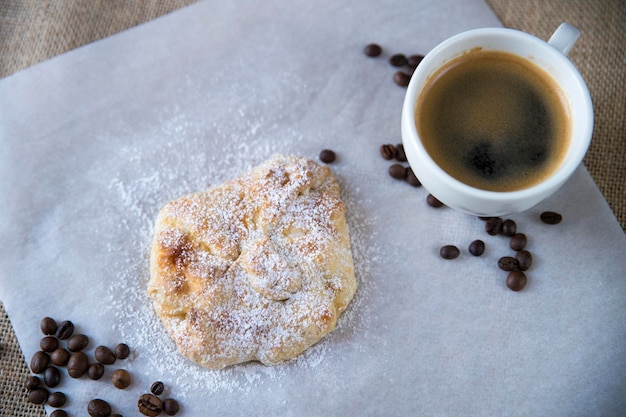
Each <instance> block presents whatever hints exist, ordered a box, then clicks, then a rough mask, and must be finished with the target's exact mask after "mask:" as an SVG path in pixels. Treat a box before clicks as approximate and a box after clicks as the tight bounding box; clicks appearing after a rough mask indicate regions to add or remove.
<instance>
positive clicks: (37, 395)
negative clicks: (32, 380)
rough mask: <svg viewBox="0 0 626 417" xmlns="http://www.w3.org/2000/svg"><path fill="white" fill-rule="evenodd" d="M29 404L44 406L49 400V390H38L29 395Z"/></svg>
mask: <svg viewBox="0 0 626 417" xmlns="http://www.w3.org/2000/svg"><path fill="white" fill-rule="evenodd" d="M27 399H28V402H29V403H33V404H43V403H45V402H46V401H47V400H48V390H47V389H45V388H36V389H34V390H32V391H31V392H29V393H28V397H27Z"/></svg>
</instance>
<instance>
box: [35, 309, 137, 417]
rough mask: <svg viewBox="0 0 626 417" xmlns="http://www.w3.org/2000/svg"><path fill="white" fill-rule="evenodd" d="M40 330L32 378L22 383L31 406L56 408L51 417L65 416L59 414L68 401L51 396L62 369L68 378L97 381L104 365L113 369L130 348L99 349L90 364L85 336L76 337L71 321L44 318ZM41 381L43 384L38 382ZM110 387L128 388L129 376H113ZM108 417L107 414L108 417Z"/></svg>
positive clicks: (119, 373) (60, 395)
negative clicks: (40, 405)
mask: <svg viewBox="0 0 626 417" xmlns="http://www.w3.org/2000/svg"><path fill="white" fill-rule="evenodd" d="M39 327H40V329H41V332H42V333H43V334H44V336H43V337H42V338H41V340H40V341H39V348H40V350H39V351H37V352H35V354H34V355H33V356H32V358H31V360H30V370H31V371H32V373H33V374H34V375H31V376H29V377H28V379H27V380H26V383H25V387H26V390H27V391H28V396H27V400H28V401H29V402H31V403H34V404H43V403H47V404H48V405H49V406H51V407H54V408H58V410H55V411H54V412H53V413H52V416H54V417H63V416H67V413H66V412H65V410H62V409H61V408H63V407H64V406H65V404H66V401H67V397H66V396H65V394H63V393H62V392H50V391H49V389H50V388H55V387H56V386H58V385H59V384H60V383H61V380H62V378H63V376H62V375H64V374H63V373H62V372H61V370H60V369H63V368H65V369H66V371H67V375H68V376H69V377H70V378H81V377H83V376H84V375H87V376H88V377H89V378H90V379H93V380H96V379H100V378H101V377H102V376H103V375H104V365H112V364H113V363H114V362H115V361H116V360H117V359H126V358H127V357H128V356H129V355H130V348H129V347H128V345H126V344H124V343H120V344H118V345H117V346H116V347H115V349H114V350H111V349H109V348H108V347H106V346H98V347H97V348H96V350H95V359H96V361H95V362H94V361H93V360H90V359H89V357H88V356H87V354H86V353H85V352H84V350H85V349H86V348H87V347H88V346H89V343H90V338H89V337H88V336H87V335H84V334H80V333H75V332H74V331H75V326H74V323H73V322H72V321H70V320H65V321H62V322H61V323H59V324H57V322H56V320H54V319H53V318H51V317H44V318H43V319H42V320H41V322H40V324H39ZM40 375H41V376H42V377H43V381H42V379H41V378H40ZM112 382H113V385H114V386H115V387H117V388H120V389H124V388H126V387H128V386H129V385H130V375H129V374H128V372H127V371H125V370H123V369H118V370H116V371H114V372H113V378H112ZM109 415H110V412H109V414H107V416H109Z"/></svg>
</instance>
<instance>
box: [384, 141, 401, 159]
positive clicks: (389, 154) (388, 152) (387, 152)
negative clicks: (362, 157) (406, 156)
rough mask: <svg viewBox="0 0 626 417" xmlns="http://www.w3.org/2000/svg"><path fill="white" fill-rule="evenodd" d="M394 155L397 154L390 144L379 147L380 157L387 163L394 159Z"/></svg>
mask: <svg viewBox="0 0 626 417" xmlns="http://www.w3.org/2000/svg"><path fill="white" fill-rule="evenodd" d="M396 153H397V150H396V147H395V146H393V145H392V144H390V143H387V144H385V145H381V147H380V156H382V157H383V159H385V160H387V161H391V160H392V159H393V158H395V157H396Z"/></svg>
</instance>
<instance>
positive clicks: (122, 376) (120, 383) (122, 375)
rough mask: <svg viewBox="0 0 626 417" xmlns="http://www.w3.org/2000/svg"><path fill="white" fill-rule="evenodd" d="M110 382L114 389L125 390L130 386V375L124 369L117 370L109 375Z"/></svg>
mask: <svg viewBox="0 0 626 417" xmlns="http://www.w3.org/2000/svg"><path fill="white" fill-rule="evenodd" d="M111 382H112V383H113V386H114V387H115V388H119V389H126V388H128V386H129V385H130V374H129V373H128V371H126V370H125V369H117V370H115V371H114V372H113V374H112V375H111Z"/></svg>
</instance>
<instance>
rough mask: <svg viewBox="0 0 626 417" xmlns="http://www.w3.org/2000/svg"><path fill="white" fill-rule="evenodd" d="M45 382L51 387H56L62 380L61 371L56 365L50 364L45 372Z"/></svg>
mask: <svg viewBox="0 0 626 417" xmlns="http://www.w3.org/2000/svg"><path fill="white" fill-rule="evenodd" d="M43 382H44V384H46V385H47V386H48V387H50V388H54V387H56V386H57V385H59V383H60V382H61V372H59V370H58V369H57V368H55V367H54V366H49V367H47V368H46V370H45V371H44V372H43Z"/></svg>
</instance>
